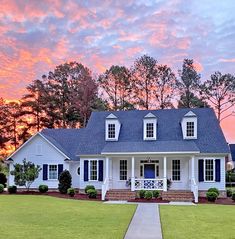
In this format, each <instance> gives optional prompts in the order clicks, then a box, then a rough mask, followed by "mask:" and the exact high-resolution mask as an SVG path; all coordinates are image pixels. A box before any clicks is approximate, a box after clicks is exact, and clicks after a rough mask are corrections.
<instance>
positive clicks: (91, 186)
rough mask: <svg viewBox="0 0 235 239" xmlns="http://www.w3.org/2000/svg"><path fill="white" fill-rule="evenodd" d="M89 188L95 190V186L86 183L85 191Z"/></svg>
mask: <svg viewBox="0 0 235 239" xmlns="http://www.w3.org/2000/svg"><path fill="white" fill-rule="evenodd" d="M89 189H93V190H95V186H93V185H87V186H86V187H85V193H87V191H88V190H89Z"/></svg>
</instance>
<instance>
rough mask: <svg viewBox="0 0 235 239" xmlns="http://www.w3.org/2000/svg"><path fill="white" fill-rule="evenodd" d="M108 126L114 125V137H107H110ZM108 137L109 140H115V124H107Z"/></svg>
mask: <svg viewBox="0 0 235 239" xmlns="http://www.w3.org/2000/svg"><path fill="white" fill-rule="evenodd" d="M110 125H114V137H109V136H110V135H109V133H110V129H109V126H110ZM107 127H108V135H107V138H108V139H109V140H115V139H116V131H117V130H116V124H115V123H108V126H107Z"/></svg>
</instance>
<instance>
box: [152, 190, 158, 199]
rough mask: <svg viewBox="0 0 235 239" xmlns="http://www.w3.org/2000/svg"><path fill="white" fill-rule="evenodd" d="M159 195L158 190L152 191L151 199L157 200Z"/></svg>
mask: <svg viewBox="0 0 235 239" xmlns="http://www.w3.org/2000/svg"><path fill="white" fill-rule="evenodd" d="M159 195H160V192H159V191H158V190H154V191H153V197H154V198H158V197H159Z"/></svg>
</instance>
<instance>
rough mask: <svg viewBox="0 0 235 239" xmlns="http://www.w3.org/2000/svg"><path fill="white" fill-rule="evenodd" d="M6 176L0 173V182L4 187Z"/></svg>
mask: <svg viewBox="0 0 235 239" xmlns="http://www.w3.org/2000/svg"><path fill="white" fill-rule="evenodd" d="M6 183H7V177H6V175H5V174H4V173H0V184H2V185H3V186H4V187H6Z"/></svg>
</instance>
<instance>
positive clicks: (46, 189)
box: [38, 185, 48, 193]
mask: <svg viewBox="0 0 235 239" xmlns="http://www.w3.org/2000/svg"><path fill="white" fill-rule="evenodd" d="M38 190H39V192H40V193H46V192H47V191H48V186H47V185H40V186H39V187H38Z"/></svg>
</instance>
